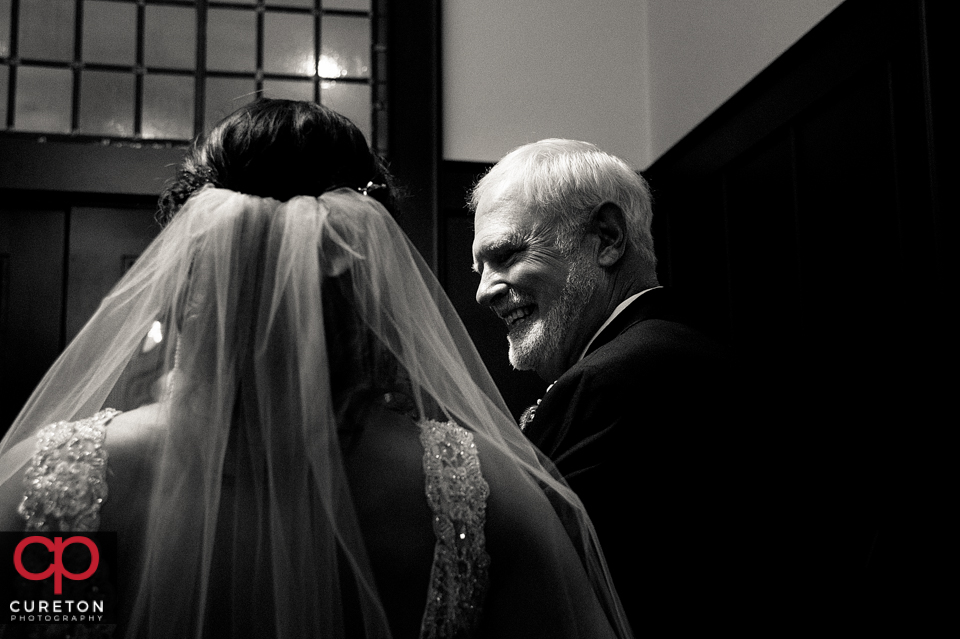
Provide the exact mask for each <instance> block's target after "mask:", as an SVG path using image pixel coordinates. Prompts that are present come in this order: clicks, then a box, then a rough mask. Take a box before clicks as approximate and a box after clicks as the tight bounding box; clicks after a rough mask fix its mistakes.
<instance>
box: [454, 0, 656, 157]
mask: <svg viewBox="0 0 960 639" xmlns="http://www.w3.org/2000/svg"><path fill="white" fill-rule="evenodd" d="M646 6H647V3H646V1H645V0H644V1H635V0H591V1H590V2H583V1H578V0H552V1H551V2H549V3H544V2H505V1H503V0H470V1H466V0H452V1H447V2H443V17H442V34H443V54H442V55H443V71H442V77H443V82H442V85H443V157H444V159H447V160H467V161H476V162H493V161H496V160H498V159H499V158H500V157H502V156H503V155H504V154H505V153H507V152H508V151H509V150H510V149H512V148H514V147H516V146H519V145H520V144H523V143H525V142H533V141H536V140H540V139H543V138H547V137H569V138H577V139H585V140H589V141H591V142H595V143H596V144H598V145H600V146H601V147H603V148H605V149H609V150H610V151H611V152H613V153H616V154H618V155H620V156H622V157H624V158H625V159H627V160H628V161H629V162H631V163H634V164H638V165H639V164H640V163H642V161H643V160H644V153H643V145H642V141H643V140H645V139H647V138H648V137H649V132H648V130H647V123H648V118H647V104H646V91H645V88H646V84H647V82H646V74H645V69H646V55H645V53H644V50H643V48H644V38H643V37H642V34H643V33H644V32H645V30H646V27H645V23H646Z"/></svg>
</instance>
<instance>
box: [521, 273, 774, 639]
mask: <svg viewBox="0 0 960 639" xmlns="http://www.w3.org/2000/svg"><path fill="white" fill-rule="evenodd" d="M743 390H744V389H743V387H742V385H741V384H740V383H739V380H738V372H737V367H736V366H734V364H733V360H732V358H731V356H730V354H729V353H728V351H727V350H726V349H725V348H724V347H722V346H720V345H719V344H717V343H715V342H714V341H712V340H711V339H709V338H708V337H707V336H706V335H704V334H703V333H701V332H699V331H697V330H695V329H694V328H691V326H690V325H689V324H688V323H687V321H686V319H685V318H684V317H683V313H682V311H680V310H679V308H678V305H677V304H676V303H675V301H674V299H673V294H672V292H671V291H669V290H667V289H656V290H653V291H649V292H647V293H644V294H643V295H641V296H640V297H639V298H638V299H637V300H636V301H634V302H633V303H632V304H631V305H630V306H629V307H628V308H627V309H625V310H624V311H623V312H622V313H621V314H620V315H619V316H618V317H617V318H616V319H615V320H614V321H613V322H612V323H611V324H610V325H609V326H608V327H607V328H606V329H604V331H603V332H602V333H601V334H600V335H599V336H598V337H597V339H596V340H595V341H594V343H593V344H592V345H591V349H590V352H589V353H588V354H587V355H586V357H584V358H583V359H582V360H581V361H580V362H579V363H577V364H576V365H574V366H573V367H572V368H570V369H569V370H568V371H567V372H566V373H564V374H563V375H562V376H561V377H560V379H558V380H557V381H556V383H555V384H554V385H553V386H552V387H551V388H550V389H549V390H548V392H547V393H546V395H545V396H544V397H543V399H542V402H541V404H540V405H539V407H538V408H537V412H536V414H535V417H534V419H533V421H532V422H531V423H530V424H529V425H528V426H527V429H526V433H527V436H528V437H529V438H530V439H531V440H532V441H533V442H534V444H536V445H537V446H538V447H539V448H540V449H541V450H542V451H543V452H544V453H545V454H546V455H547V456H548V457H550V458H551V459H552V460H553V461H554V462H555V463H556V465H557V469H558V470H559V472H560V473H561V474H562V475H563V476H565V477H566V478H567V480H568V482H569V483H570V486H571V488H573V490H574V491H575V492H576V493H577V494H578V495H579V496H580V498H581V499H582V500H583V503H584V505H585V507H586V509H587V512H588V514H589V515H590V517H591V519H592V520H593V522H594V525H595V527H596V530H597V534H598V537H599V539H600V544H601V546H602V548H603V551H604V554H605V556H606V559H607V563H608V565H609V567H610V570H611V574H612V576H613V580H614V583H615V585H616V586H617V590H618V592H619V593H620V597H621V600H622V601H623V604H624V608H625V609H626V611H627V614H628V617H630V619H631V624H632V625H633V626H634V631H635V632H637V633H638V634H645V635H650V634H652V636H694V635H688V634H687V633H689V632H691V631H710V632H711V633H713V632H715V631H716V630H718V629H719V628H723V627H730V628H734V629H743V628H744V626H743V624H740V623H736V621H735V620H737V619H739V618H741V617H742V616H743V614H748V615H753V616H755V615H756V614H757V610H756V607H755V606H756V605H757V604H759V601H757V597H758V596H760V595H761V594H762V592H761V593H758V591H759V590H761V589H760V588H759V587H758V583H757V579H758V578H759V579H761V580H762V578H761V577H760V576H759V575H758V574H757V573H758V571H759V570H760V568H761V566H762V564H763V561H761V560H760V557H759V556H758V555H762V554H763V551H762V550H761V549H762V548H766V547H767V546H768V543H769V542H768V539H761V537H762V536H763V535H764V534H765V533H766V532H768V531H766V530H765V529H764V528H765V525H760V526H759V527H758V526H757V525H756V524H757V520H758V519H759V517H758V515H757V512H756V508H757V506H758V504H757V501H758V497H757V495H756V492H757V491H756V487H755V484H757V483H762V482H763V481H764V478H763V477H758V476H756V475H755V472H756V470H757V464H755V463H753V461H752V456H753V454H754V446H756V444H757V442H755V441H751V439H752V437H753V435H752V434H751V433H749V432H747V431H748V430H749V429H747V428H746V427H745V426H744V420H739V419H738V414H737V408H738V404H739V403H740V402H739V401H738V397H739V395H740V393H741V392H742V391H743ZM730 624H733V625H730ZM651 631H653V632H652V633H651Z"/></svg>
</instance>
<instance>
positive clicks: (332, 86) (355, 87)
mask: <svg viewBox="0 0 960 639" xmlns="http://www.w3.org/2000/svg"><path fill="white" fill-rule="evenodd" d="M320 101H321V102H322V103H323V104H325V105H326V106H328V107H330V108H331V109H333V110H334V111H336V112H338V113H340V114H341V115H345V116H347V117H348V118H350V120H352V121H353V123H354V124H356V125H357V127H358V128H359V129H360V130H361V131H363V135H364V137H366V138H367V143H368V144H369V142H370V133H371V126H370V87H369V86H368V85H366V84H350V83H347V82H324V83H323V86H322V87H321V89H320Z"/></svg>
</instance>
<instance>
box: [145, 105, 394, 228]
mask: <svg viewBox="0 0 960 639" xmlns="http://www.w3.org/2000/svg"><path fill="white" fill-rule="evenodd" d="M369 182H372V183H373V184H375V185H379V188H375V189H372V190H369V191H368V193H369V195H370V196H371V197H373V198H375V199H377V200H378V201H379V202H380V203H381V204H383V205H384V206H385V207H386V209H387V210H388V211H390V213H391V214H393V215H396V212H397V208H396V207H397V202H396V200H397V194H396V189H395V186H394V183H393V178H392V177H391V175H390V173H389V171H388V170H387V168H386V165H385V164H384V162H383V160H382V159H381V158H380V157H379V156H378V155H377V154H376V153H374V152H372V151H371V150H370V148H369V146H368V145H367V141H366V140H365V139H364V137H363V133H361V131H360V129H358V128H357V126H356V125H355V124H354V123H353V122H351V121H350V120H349V119H348V118H346V117H344V116H343V115H340V114H339V113H337V112H336V111H333V110H331V109H328V108H327V107H325V106H323V105H321V104H316V103H314V102H300V101H295V100H276V99H271V98H259V99H257V100H255V101H254V102H251V103H249V104H247V105H245V106H243V107H240V108H239V109H237V110H236V111H235V112H234V113H232V114H231V115H229V116H227V117H226V118H224V119H223V120H222V121H221V122H220V123H219V124H217V125H216V126H215V127H214V128H213V129H211V130H210V132H209V133H207V134H206V135H201V136H199V137H197V139H196V140H194V142H193V144H192V145H191V146H190V149H189V151H188V152H187V156H186V158H185V159H184V161H183V162H182V163H181V165H180V167H179V168H178V169H177V175H176V178H175V179H174V180H173V181H172V182H171V183H169V184H168V185H167V186H166V187H165V188H164V190H163V192H162V193H161V195H160V204H159V211H158V213H157V220H158V221H159V222H160V224H161V225H165V224H166V223H167V222H169V221H170V219H171V218H173V216H174V215H176V213H177V211H179V210H180V207H182V206H183V204H184V203H185V202H186V201H187V200H188V199H189V198H190V196H191V195H193V194H194V193H195V192H196V191H198V190H199V189H201V188H202V187H204V186H206V185H207V184H211V185H213V186H216V187H219V188H225V189H229V190H231V191H237V192H238V193H246V194H248V195H257V196H260V197H270V198H273V199H275V200H280V201H281V202H285V201H287V200H289V199H290V198H292V197H294V196H296V195H317V196H318V195H321V194H323V193H324V192H326V191H329V190H331V189H335V188H338V187H347V188H352V189H363V188H364V187H366V186H367V184H368V183H369Z"/></svg>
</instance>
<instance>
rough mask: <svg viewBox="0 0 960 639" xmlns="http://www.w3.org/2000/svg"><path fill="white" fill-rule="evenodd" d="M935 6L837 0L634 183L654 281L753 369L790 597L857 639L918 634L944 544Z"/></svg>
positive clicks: (941, 165)
mask: <svg viewBox="0 0 960 639" xmlns="http://www.w3.org/2000/svg"><path fill="white" fill-rule="evenodd" d="M942 11H943V8H942V4H939V3H927V2H923V1H920V0H915V1H889V2H880V1H862V0H847V1H846V2H844V3H843V4H842V5H840V6H839V7H838V8H837V9H836V11H834V13H832V14H831V15H830V16H828V17H827V18H826V19H825V20H824V21H823V22H822V23H820V24H819V25H817V26H816V27H815V28H814V29H813V30H812V31H811V32H810V33H809V34H807V35H806V36H805V37H804V38H803V39H801V40H800V41H799V42H798V43H797V44H796V45H795V46H794V47H792V48H791V49H790V50H789V51H787V52H786V53H785V54H784V55H783V56H782V57H781V58H780V59H778V60H777V61H775V62H774V63H773V64H772V65H770V67H769V68H768V69H766V70H765V71H764V72H763V73H761V74H760V75H759V76H758V77H757V78H756V79H755V80H754V81H753V82H751V83H750V84H748V85H747V86H746V87H745V88H744V89H743V90H742V91H740V92H739V93H738V94H737V95H736V96H734V98H732V99H731V100H730V101H728V102H727V103H726V104H724V105H723V106H722V107H721V108H720V109H718V110H717V111H716V112H715V113H714V114H712V115H711V116H710V117H709V118H708V119H707V120H705V121H704V122H703V123H702V124H701V125H700V126H698V127H697V128H696V129H695V130H694V131H693V132H691V134H690V135H688V136H687V137H686V138H684V140H682V141H681V142H679V143H678V144H677V145H676V146H675V147H674V148H673V149H671V150H670V151H669V152H667V153H666V154H665V155H664V156H663V157H662V158H660V159H659V160H658V161H657V162H656V163H654V165H652V166H651V167H650V168H649V169H648V170H647V171H646V172H645V175H646V177H647V179H648V180H649V181H650V183H651V185H652V188H653V189H654V192H655V194H656V203H655V219H657V220H658V222H657V224H658V225H659V226H657V227H655V230H656V232H657V233H658V235H657V236H656V241H657V243H658V254H659V256H660V259H661V268H660V272H661V274H662V276H663V279H664V280H666V281H667V282H669V283H670V284H672V285H674V286H675V287H676V288H678V289H683V290H687V291H689V292H690V293H691V294H692V295H694V296H696V297H698V298H700V300H701V304H702V306H703V307H705V308H706V309H709V307H711V306H715V308H714V310H713V312H709V311H708V312H707V313H706V316H707V317H708V320H709V321H710V322H712V323H713V324H714V328H715V332H718V333H725V334H726V335H727V336H728V337H729V339H730V340H731V341H732V342H733V343H734V344H735V345H736V346H737V347H738V349H739V350H740V352H741V353H742V354H743V355H744V356H745V357H747V358H748V361H749V362H750V363H751V364H752V366H753V367H754V370H756V371H757V373H758V375H757V378H758V379H757V381H756V393H754V395H753V397H754V398H755V401H756V402H757V403H758V404H760V405H761V407H762V413H763V414H764V415H765V416H766V422H767V423H768V425H769V429H770V431H771V432H773V433H775V436H774V437H772V438H771V439H769V440H767V441H766V443H765V445H764V447H759V446H758V449H757V451H756V453H757V455H758V456H761V457H768V458H769V459H771V460H773V463H771V464H769V466H770V467H771V468H776V473H775V475H774V476H771V477H762V478H761V477H758V481H767V482H770V481H774V482H779V485H780V486H782V488H783V492H782V494H783V504H781V506H783V508H782V509H781V510H786V511H788V512H792V513H795V514H794V515H793V516H790V517H788V520H789V521H791V522H792V523H790V525H789V526H788V528H789V529H790V530H791V532H790V533H789V534H788V535H787V538H789V539H790V540H791V542H790V548H789V549H788V550H786V551H785V552H784V555H783V556H782V557H781V558H779V560H780V561H782V562H783V565H784V571H785V574H790V573H791V572H795V578H792V579H790V580H789V581H790V582H791V583H795V584H798V590H797V591H795V593H794V594H795V596H797V597H799V598H800V600H801V601H805V602H806V603H807V604H808V605H809V606H810V607H811V610H812V614H813V616H814V618H819V619H825V618H827V617H828V616H829V615H831V614H837V615H841V614H842V616H841V617H837V618H838V619H842V620H843V622H844V623H846V624H848V627H859V628H860V629H861V630H863V631H864V632H870V631H873V630H878V629H881V628H885V629H889V625H890V624H894V623H898V622H902V621H904V620H905V619H908V618H911V619H913V620H914V621H913V622H914V623H916V620H917V619H918V618H920V617H919V616H918V615H917V614H916V611H917V610H919V609H920V607H922V606H924V605H926V604H922V603H921V602H922V601H924V600H926V601H932V600H935V599H936V598H937V593H938V588H937V587H935V586H929V584H932V583H933V582H934V581H935V579H933V575H935V574H936V572H937V571H938V569H937V568H935V566H937V565H938V564H942V562H943V560H944V557H945V554H946V549H947V545H946V544H942V543H938V542H937V541H936V540H937V539H938V538H940V537H938V536H940V535H942V533H941V532H940V531H941V530H942V527H943V526H942V524H943V520H942V518H941V517H940V516H939V515H938V514H937V513H938V512H939V510H940V507H939V506H937V503H939V502H941V501H942V500H943V499H945V495H943V493H942V492H940V487H941V486H942V485H944V482H945V479H944V478H943V476H942V471H940V470H939V469H940V468H941V465H940V462H939V458H938V451H939V450H940V449H942V448H943V446H944V443H943V442H940V441H939V440H940V439H941V438H942V437H943V430H942V427H941V426H939V425H938V424H941V423H942V419H943V418H942V417H940V415H945V414H949V413H950V412H952V410H951V407H950V405H949V404H948V400H947V397H948V395H947V392H948V391H947V388H946V386H945V374H944V372H943V371H945V370H948V368H947V367H948V366H949V365H950V363H951V362H952V360H953V357H952V356H949V355H948V353H952V350H951V349H949V348H948V347H947V345H948V344H951V343H952V342H953V339H952V338H951V337H950V335H951V334H952V331H953V328H951V327H950V325H949V322H948V320H947V317H946V314H947V311H946V307H945V305H944V303H943V301H942V300H943V298H944V296H945V294H946V291H948V290H951V289H952V288H955V285H953V284H952V278H951V277H950V276H949V273H951V272H952V265H954V262H955V258H954V257H952V255H955V253H956V251H955V250H950V249H949V245H950V244H951V243H952V241H953V240H955V235H953V234H952V233H950V232H948V226H949V225H950V224H951V223H952V220H953V219H954V215H953V213H952V212H951V213H948V212H947V207H946V206H945V205H944V196H943V186H942V184H943V180H944V176H946V175H953V174H954V173H951V171H953V170H954V168H955V163H956V161H955V160H954V159H953V157H954V156H955V153H949V152H946V151H944V149H945V148H946V149H954V148H955V147H956V142H957V139H956V134H955V131H956V125H955V122H956V119H957V118H956V113H957V111H956V110H955V109H953V110H951V108H952V107H955V106H956V98H948V97H947V96H946V92H945V91H944V89H943V85H944V84H945V78H946V75H947V74H948V73H949V71H948V69H949V68H952V64H953V60H955V59H956V45H955V44H954V43H955V42H956V38H955V37H948V36H947V34H946V29H945V28H944V27H943V26H942V25H941V23H940V21H942V20H945V19H946V16H945V15H942V14H941V12H942ZM934 15H935V16H937V19H936V20H934V19H933V16H934ZM948 100H952V101H953V102H952V103H949V102H948ZM951 163H952V164H951ZM952 209H955V206H954V207H952ZM935 495H936V497H935ZM908 583H909V584H911V585H910V586H906V585H905V584H908ZM809 593H816V594H809ZM920 593H922V594H920Z"/></svg>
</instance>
